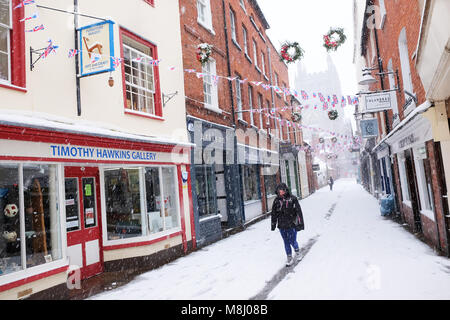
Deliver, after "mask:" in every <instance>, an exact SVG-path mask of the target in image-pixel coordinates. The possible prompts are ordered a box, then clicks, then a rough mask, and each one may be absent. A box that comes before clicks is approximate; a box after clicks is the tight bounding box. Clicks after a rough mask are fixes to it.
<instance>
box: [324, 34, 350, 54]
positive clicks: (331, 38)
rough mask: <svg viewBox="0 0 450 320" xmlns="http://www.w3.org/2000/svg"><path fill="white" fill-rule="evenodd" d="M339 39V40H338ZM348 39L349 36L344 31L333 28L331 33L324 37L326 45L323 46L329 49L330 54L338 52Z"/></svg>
mask: <svg viewBox="0 0 450 320" xmlns="http://www.w3.org/2000/svg"><path fill="white" fill-rule="evenodd" d="M336 37H338V39H336ZM346 39H347V36H346V35H345V34H344V29H342V28H336V29H333V28H331V29H330V31H328V33H327V34H326V35H324V36H323V40H324V42H325V43H324V44H323V46H324V47H325V48H326V49H327V51H328V52H330V50H333V51H336V50H337V48H339V47H340V46H341V45H342V44H343V43H344V42H345V40H346Z"/></svg>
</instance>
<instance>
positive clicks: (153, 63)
mask: <svg viewBox="0 0 450 320" xmlns="http://www.w3.org/2000/svg"><path fill="white" fill-rule="evenodd" d="M159 62H160V61H159V60H150V61H149V62H148V64H149V65H152V66H155V67H157V66H159Z"/></svg>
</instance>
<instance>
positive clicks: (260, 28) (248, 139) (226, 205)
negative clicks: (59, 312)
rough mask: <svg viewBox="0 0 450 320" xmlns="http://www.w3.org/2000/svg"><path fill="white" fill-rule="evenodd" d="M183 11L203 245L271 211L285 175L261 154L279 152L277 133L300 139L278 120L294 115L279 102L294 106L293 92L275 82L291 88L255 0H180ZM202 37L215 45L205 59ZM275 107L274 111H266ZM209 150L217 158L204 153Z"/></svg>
mask: <svg viewBox="0 0 450 320" xmlns="http://www.w3.org/2000/svg"><path fill="white" fill-rule="evenodd" d="M180 16H181V32H182V47H183V62H184V69H185V92H186V111H187V124H188V130H189V128H191V129H190V130H189V132H190V135H191V142H194V143H196V144H197V146H199V145H200V144H201V148H196V149H195V150H193V152H192V163H193V165H192V167H191V179H192V181H193V191H192V196H193V202H194V211H195V214H194V216H195V227H196V237H197V239H196V240H197V244H198V245H200V246H201V245H203V244H207V243H210V242H212V241H215V240H217V239H220V238H221V237H222V235H223V231H224V230H230V229H234V228H238V227H242V226H243V225H245V224H246V223H249V222H250V221H252V220H256V219H258V218H261V217H263V216H265V214H267V213H268V212H269V211H270V208H271V203H272V201H273V198H274V193H275V186H276V184H277V183H279V182H280V181H281V179H282V176H281V174H280V170H278V167H277V166H278V165H279V164H280V163H279V162H278V160H277V161H276V166H274V167H272V169H271V170H267V168H265V166H264V163H263V162H264V161H263V159H262V154H263V153H265V154H266V155H267V156H268V157H271V158H276V157H278V139H280V138H281V140H284V141H290V142H291V143H292V144H295V143H297V145H299V146H301V145H302V137H301V132H300V130H299V129H297V130H298V132H294V131H293V132H289V131H288V130H287V126H286V125H281V123H280V121H276V118H278V119H288V120H289V121H290V120H291V117H292V112H291V111H290V110H286V111H281V109H278V108H280V107H282V106H286V105H291V103H292V102H291V96H290V95H285V94H283V93H282V92H281V90H279V91H278V93H277V92H276V91H275V90H274V88H273V87H272V86H279V87H280V88H288V87H289V77H288V68H287V66H286V64H285V63H284V62H283V61H281V60H280V56H279V54H278V50H277V48H275V46H274V45H273V44H272V42H271V41H270V39H269V38H268V36H267V35H266V33H265V32H266V30H267V29H268V28H269V27H270V26H269V24H268V22H267V21H266V19H265V17H264V14H263V13H262V11H261V8H260V7H259V5H258V3H257V1H255V0H245V1H244V0H198V1H194V2H192V1H185V0H181V1H180ZM201 43H207V44H210V45H212V53H211V56H210V59H209V61H208V62H206V63H204V64H203V65H202V64H201V63H200V62H199V61H198V59H197V47H198V45H199V44H201ZM262 84H264V85H262ZM266 85H270V86H271V87H269V86H266ZM272 108H276V112H275V113H269V112H268V110H270V109H272ZM264 109H265V111H264ZM280 128H282V133H281V132H280V133H279V129H280ZM196 130H197V131H196ZM291 131H292V130H291ZM196 132H197V134H196ZM199 133H200V136H201V137H198V136H199ZM208 134H211V135H212V136H214V137H215V138H212V137H211V136H210V135H208ZM288 135H289V138H288ZM217 136H221V137H223V139H217ZM219 140H220V141H219ZM212 142H214V144H215V146H216V147H223V149H224V150H225V151H224V155H223V157H222V158H221V157H220V156H219V157H218V156H217V155H216V154H213V153H209V150H210V149H208V146H209V147H211V143H212ZM210 154H211V155H213V156H212V157H214V161H211V159H206V158H208V157H209V155H210ZM220 159H223V160H224V161H223V163H218V162H220ZM218 160H219V161H218ZM230 160H231V161H232V163H230ZM282 165H283V164H282ZM295 168H297V169H296V170H298V166H295ZM297 172H298V171H297ZM297 179H298V178H297ZM293 185H294V184H293Z"/></svg>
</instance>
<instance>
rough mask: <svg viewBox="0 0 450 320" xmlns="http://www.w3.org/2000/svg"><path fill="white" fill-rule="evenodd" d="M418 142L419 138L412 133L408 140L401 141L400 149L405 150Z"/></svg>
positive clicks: (399, 143)
mask: <svg viewBox="0 0 450 320" xmlns="http://www.w3.org/2000/svg"><path fill="white" fill-rule="evenodd" d="M418 140H419V138H417V137H415V136H414V134H413V133H411V134H410V135H409V136H407V137H406V138H403V139H402V140H400V141H399V142H398V147H399V148H400V149H403V148H404V147H405V146H408V145H412V144H414V143H415V142H416V141H418Z"/></svg>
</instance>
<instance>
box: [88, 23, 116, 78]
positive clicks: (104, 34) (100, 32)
mask: <svg viewBox="0 0 450 320" xmlns="http://www.w3.org/2000/svg"><path fill="white" fill-rule="evenodd" d="M113 25H114V22H112V21H109V20H107V21H104V22H100V23H96V24H92V25H89V26H85V27H82V28H80V29H79V32H80V33H79V38H80V44H79V46H80V51H81V54H80V56H81V70H80V75H81V77H85V76H90V75H93V74H99V73H103V72H110V71H114V66H113V60H112V59H111V57H114V32H113Z"/></svg>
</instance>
